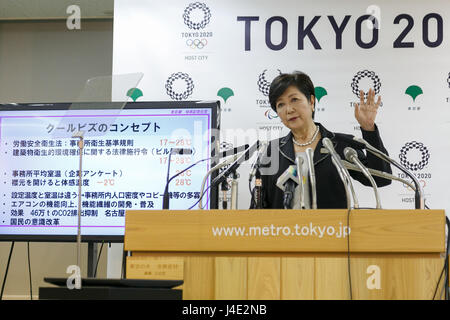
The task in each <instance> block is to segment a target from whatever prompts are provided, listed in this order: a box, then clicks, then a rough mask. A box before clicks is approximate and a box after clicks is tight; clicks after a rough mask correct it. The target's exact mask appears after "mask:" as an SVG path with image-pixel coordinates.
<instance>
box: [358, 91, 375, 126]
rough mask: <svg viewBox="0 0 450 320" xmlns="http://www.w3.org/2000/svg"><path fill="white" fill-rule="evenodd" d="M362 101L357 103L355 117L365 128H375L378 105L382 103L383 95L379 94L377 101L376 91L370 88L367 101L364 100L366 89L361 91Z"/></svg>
mask: <svg viewBox="0 0 450 320" xmlns="http://www.w3.org/2000/svg"><path fill="white" fill-rule="evenodd" d="M359 98H360V101H359V103H357V104H356V105H355V118H356V120H358V123H359V125H360V126H361V128H362V129H363V130H366V131H374V130H375V118H376V116H377V110H378V107H379V106H380V104H381V96H378V99H377V102H376V103H375V91H374V90H373V89H369V93H368V95H367V101H364V91H362V90H361V91H359Z"/></svg>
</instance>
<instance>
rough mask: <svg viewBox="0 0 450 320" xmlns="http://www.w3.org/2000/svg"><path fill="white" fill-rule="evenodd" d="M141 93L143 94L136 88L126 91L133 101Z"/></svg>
mask: <svg viewBox="0 0 450 320" xmlns="http://www.w3.org/2000/svg"><path fill="white" fill-rule="evenodd" d="M143 95H144V94H143V93H142V91H141V90H140V89H138V88H131V89H130V90H128V92H127V97H130V98H131V99H133V101H136V100H137V99H138V98H139V97H142V96H143Z"/></svg>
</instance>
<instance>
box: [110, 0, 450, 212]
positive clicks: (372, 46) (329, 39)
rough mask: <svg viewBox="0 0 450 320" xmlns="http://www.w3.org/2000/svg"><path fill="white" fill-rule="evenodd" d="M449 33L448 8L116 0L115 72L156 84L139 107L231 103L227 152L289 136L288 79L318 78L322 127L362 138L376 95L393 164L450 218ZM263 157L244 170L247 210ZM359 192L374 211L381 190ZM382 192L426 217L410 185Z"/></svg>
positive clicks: (242, 199) (414, 2) (438, 2)
mask: <svg viewBox="0 0 450 320" xmlns="http://www.w3.org/2000/svg"><path fill="white" fill-rule="evenodd" d="M449 23H450V1H448V0H430V1H421V0H408V1H389V0H379V1H377V2H376V3H373V2H372V1H367V0H361V1H355V0H344V1H339V2H336V1H333V0H322V1H310V0H278V1H268V0H258V1H239V0H228V1H218V0H209V1H199V2H195V1H186V0H172V1H168V2H167V1H166V2H164V1H151V0H146V1H144V0H116V1H115V8H114V53H113V73H114V74H124V73H133V72H143V73H144V78H143V79H142V81H141V82H140V84H139V89H140V91H141V92H142V96H140V97H138V98H137V99H139V101H145V100H147V101H159V100H219V101H220V103H221V127H222V130H221V146H222V147H223V148H230V147H233V146H239V145H242V144H246V143H248V144H252V143H253V142H254V141H255V140H256V139H258V138H259V139H263V140H268V139H274V138H276V137H279V136H281V135H284V134H286V133H287V132H288V130H287V129H286V128H285V127H284V126H283V124H282V123H281V121H280V120H279V119H278V117H277V114H276V113H275V112H273V111H272V109H271V108H270V105H269V101H268V90H269V85H270V82H271V81H272V80H273V78H274V77H275V76H277V75H278V74H280V73H286V72H292V71H295V70H299V71H303V72H305V73H307V74H308V75H309V76H310V77H311V79H312V80H313V83H314V86H315V89H316V116H315V120H316V121H318V122H321V123H322V124H324V125H325V127H326V128H327V129H329V130H331V131H338V132H343V133H350V134H354V135H356V136H361V133H360V129H359V126H358V123H357V121H356V120H355V118H354V104H355V103H356V102H358V101H359V97H358V92H359V90H364V91H365V92H368V90H369V88H373V89H374V90H375V92H376V94H377V95H381V97H382V101H383V103H382V106H381V107H380V109H379V112H378V116H377V121H376V123H377V125H378V127H379V129H380V133H381V137H382V138H383V142H384V144H385V147H386V149H387V150H388V152H389V154H390V156H391V157H393V158H394V159H395V160H397V161H398V162H400V163H402V164H403V165H404V166H406V167H407V168H408V169H409V170H411V172H413V173H414V174H415V175H416V176H417V178H418V179H419V181H420V183H421V184H422V186H423V189H424V192H425V197H426V202H425V203H426V204H427V205H428V206H429V207H430V208H433V209H438V208H439V209H445V210H447V211H449V209H450V196H449V193H448V191H447V190H448V188H447V185H446V184H447V183H448V182H449V181H450V179H449V178H450V173H449V164H448V163H449V161H448V158H449V155H450V139H449V138H448V137H450V59H449V53H450V45H449V42H450V29H449V27H448V25H449ZM254 158H255V157H253V158H252V159H250V161H249V162H248V163H246V164H244V165H242V166H241V167H240V169H239V173H240V179H239V208H242V209H245V208H248V207H249V204H250V193H249V191H248V173H249V168H250V165H251V163H252V161H253V160H254ZM393 171H394V174H395V175H398V176H401V177H404V176H403V174H402V173H400V172H399V171H398V170H397V169H395V168H393ZM355 186H356V188H357V193H358V195H359V198H360V202H361V203H360V204H361V206H362V207H374V206H375V199H374V195H373V191H372V190H371V188H367V187H363V186H362V185H361V184H360V183H359V182H356V183H355ZM193 188H195V186H193ZM198 188H199V189H200V186H198ZM380 193H381V199H382V206H383V208H389V209H395V208H414V193H413V191H412V190H411V189H409V188H408V187H407V186H405V185H402V184H401V183H399V182H393V183H392V185H390V186H388V187H385V188H381V189H380Z"/></svg>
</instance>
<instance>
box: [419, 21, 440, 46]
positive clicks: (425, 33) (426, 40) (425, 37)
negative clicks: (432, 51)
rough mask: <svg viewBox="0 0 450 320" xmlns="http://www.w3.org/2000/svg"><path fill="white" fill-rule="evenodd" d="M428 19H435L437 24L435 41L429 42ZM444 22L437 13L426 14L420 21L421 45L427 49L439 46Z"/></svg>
mask: <svg viewBox="0 0 450 320" xmlns="http://www.w3.org/2000/svg"><path fill="white" fill-rule="evenodd" d="M430 19H436V22H437V38H436V41H434V42H433V41H430V38H429V33H428V23H429V21H430ZM443 28H444V22H443V20H442V17H441V16H440V15H439V14H437V13H429V14H427V15H426V16H425V17H424V18H423V21H422V39H423V43H425V45H426V46H427V47H430V48H436V47H438V46H440V45H441V43H442V40H443V39H444V30H443Z"/></svg>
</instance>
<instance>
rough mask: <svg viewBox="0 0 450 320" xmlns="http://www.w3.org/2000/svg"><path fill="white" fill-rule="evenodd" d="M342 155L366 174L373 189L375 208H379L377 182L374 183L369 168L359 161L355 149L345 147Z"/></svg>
mask: <svg viewBox="0 0 450 320" xmlns="http://www.w3.org/2000/svg"><path fill="white" fill-rule="evenodd" d="M344 156H345V159H347V161H350V162H353V163H354V164H355V165H356V166H357V167H358V168H359V169H360V171H361V172H362V173H363V174H364V175H365V176H366V178H367V179H369V181H370V184H371V185H372V188H373V191H374V193H375V200H376V203H377V207H376V208H377V209H381V202H380V196H379V193H378V188H377V184H376V183H375V180H374V179H373V177H372V175H371V174H370V172H369V170H367V168H366V167H365V166H364V165H363V164H362V163H361V161H360V160H359V158H358V153H357V152H356V150H355V149H353V148H351V147H346V148H345V149H344Z"/></svg>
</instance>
